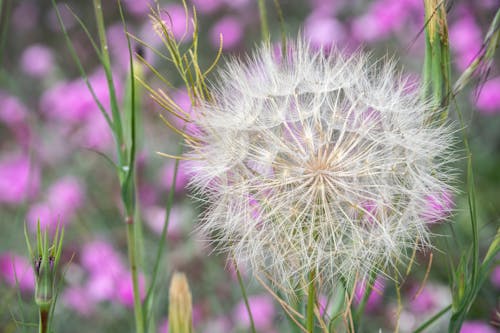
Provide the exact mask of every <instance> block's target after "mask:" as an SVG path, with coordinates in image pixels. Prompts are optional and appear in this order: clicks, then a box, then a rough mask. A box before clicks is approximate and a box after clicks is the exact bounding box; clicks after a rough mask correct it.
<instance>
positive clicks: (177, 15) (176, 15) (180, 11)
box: [161, 4, 193, 41]
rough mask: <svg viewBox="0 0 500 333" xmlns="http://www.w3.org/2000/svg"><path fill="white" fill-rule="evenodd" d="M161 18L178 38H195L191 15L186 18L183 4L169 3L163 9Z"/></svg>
mask: <svg viewBox="0 0 500 333" xmlns="http://www.w3.org/2000/svg"><path fill="white" fill-rule="evenodd" d="M161 18H162V20H163V22H165V24H166V25H167V27H168V28H169V29H170V31H171V32H172V34H173V35H174V38H175V39H177V40H184V41H189V40H191V39H192V38H193V36H192V33H193V25H192V23H191V17H187V18H186V11H185V10H184V7H183V6H182V5H178V4H168V5H167V6H165V8H164V10H163V11H162V14H161Z"/></svg>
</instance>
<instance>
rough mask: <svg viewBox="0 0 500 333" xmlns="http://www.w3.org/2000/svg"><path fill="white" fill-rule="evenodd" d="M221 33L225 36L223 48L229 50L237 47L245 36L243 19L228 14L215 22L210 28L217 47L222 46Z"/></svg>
mask: <svg viewBox="0 0 500 333" xmlns="http://www.w3.org/2000/svg"><path fill="white" fill-rule="evenodd" d="M221 34H222V38H223V44H222V49H223V50H225V51H227V50H232V49H234V48H236V47H237V46H238V45H239V44H240V42H241V40H242V38H243V26H242V24H241V19H238V18H236V17H234V16H226V17H224V18H222V19H220V20H219V21H217V22H216V23H215V25H214V26H213V27H212V29H211V30H210V41H211V43H212V46H213V47H214V48H216V49H218V48H219V46H220V35H221Z"/></svg>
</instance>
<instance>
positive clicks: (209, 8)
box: [191, 0, 223, 14]
mask: <svg viewBox="0 0 500 333" xmlns="http://www.w3.org/2000/svg"><path fill="white" fill-rule="evenodd" d="M191 2H192V3H193V5H194V6H195V7H196V10H197V11H198V12H200V13H202V14H212V13H213V12H215V11H216V10H218V9H219V8H220V7H221V6H222V5H223V0H191Z"/></svg>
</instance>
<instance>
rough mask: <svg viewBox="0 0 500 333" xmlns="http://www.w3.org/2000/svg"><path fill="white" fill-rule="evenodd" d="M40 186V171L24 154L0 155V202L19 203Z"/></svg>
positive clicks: (30, 196) (32, 195) (33, 193)
mask: <svg viewBox="0 0 500 333" xmlns="http://www.w3.org/2000/svg"><path fill="white" fill-rule="evenodd" d="M39 187H40V171H39V169H38V167H37V166H32V165H31V163H30V159H29V157H28V156H25V155H8V156H2V157H0V203H6V204H14V205H15V204H20V203H22V202H23V201H25V200H26V199H28V198H32V197H34V196H35V195H36V193H37V192H38V189H39Z"/></svg>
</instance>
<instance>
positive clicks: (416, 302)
mask: <svg viewBox="0 0 500 333" xmlns="http://www.w3.org/2000/svg"><path fill="white" fill-rule="evenodd" d="M416 292H418V288H417V287H415V288H413V289H412V290H411V292H410V295H412V298H411V300H410V302H409V304H408V305H409V309H410V311H411V312H412V313H415V314H423V313H429V312H432V311H433V310H434V309H436V307H437V306H438V304H439V303H437V300H436V294H435V293H434V290H433V289H432V288H430V287H424V288H423V289H422V290H421V291H420V293H419V294H418V295H416V297H415V293H416Z"/></svg>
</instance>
